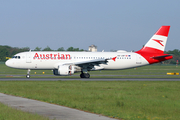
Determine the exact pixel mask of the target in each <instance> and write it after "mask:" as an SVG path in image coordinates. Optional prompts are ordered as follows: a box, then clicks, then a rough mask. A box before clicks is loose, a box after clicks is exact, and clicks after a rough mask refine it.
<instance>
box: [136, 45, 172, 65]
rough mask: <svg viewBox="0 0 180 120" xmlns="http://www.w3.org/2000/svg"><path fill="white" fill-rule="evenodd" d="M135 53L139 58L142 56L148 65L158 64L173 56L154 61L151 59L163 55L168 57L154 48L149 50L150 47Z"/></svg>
mask: <svg viewBox="0 0 180 120" xmlns="http://www.w3.org/2000/svg"><path fill="white" fill-rule="evenodd" d="M135 53H138V54H140V55H141V56H143V57H144V58H145V59H146V60H147V61H148V62H149V64H153V63H158V62H161V61H165V60H169V59H172V58H173V56H167V57H162V58H158V59H154V58H152V57H155V56H164V55H168V54H164V52H163V51H161V50H158V49H154V48H150V47H144V48H142V49H141V50H139V51H137V52H135Z"/></svg>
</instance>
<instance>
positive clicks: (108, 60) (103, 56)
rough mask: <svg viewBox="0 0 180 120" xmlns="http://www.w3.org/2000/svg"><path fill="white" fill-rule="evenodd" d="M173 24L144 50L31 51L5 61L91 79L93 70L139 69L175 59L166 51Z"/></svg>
mask: <svg viewBox="0 0 180 120" xmlns="http://www.w3.org/2000/svg"><path fill="white" fill-rule="evenodd" d="M169 30H170V26H161V27H160V28H159V30H158V31H157V32H156V33H155V34H154V35H153V36H152V37H151V38H150V40H149V41H148V42H147V43H146V44H145V45H144V46H143V48H142V49H140V50H139V51H136V52H126V51H122V50H119V51H117V52H60V51H29V52H21V53H18V54H16V55H14V56H13V57H12V58H11V59H9V60H7V61H6V63H5V64H6V65H7V66H8V67H11V68H17V69H27V70H28V71H27V75H26V78H30V70H34V69H35V70H53V74H54V75H58V76H69V75H73V74H74V73H75V72H78V71H79V72H81V74H80V77H81V78H90V74H89V73H88V71H91V70H121V69H128V68H136V67H140V66H144V65H149V64H153V63H159V62H162V61H165V60H169V59H172V58H173V56H172V55H169V54H164V50H165V46H166V41H167V37H168V34H169Z"/></svg>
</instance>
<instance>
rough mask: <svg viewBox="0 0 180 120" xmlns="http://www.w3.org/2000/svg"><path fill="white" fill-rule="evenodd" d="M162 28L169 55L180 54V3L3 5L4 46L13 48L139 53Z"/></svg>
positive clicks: (39, 0)
mask: <svg viewBox="0 0 180 120" xmlns="http://www.w3.org/2000/svg"><path fill="white" fill-rule="evenodd" d="M162 25H170V26H171V29H170V33H169V38H168V41H167V45H166V49H165V50H166V51H167V50H174V49H180V38H179V36H180V1H179V0H148V1H145V0H0V45H8V46H11V47H20V48H22V47H30V49H32V50H33V49H35V48H36V47H41V48H42V49H43V48H45V47H47V46H49V47H50V48H51V49H54V50H57V49H58V48H60V47H64V48H65V49H67V48H68V47H71V46H72V47H74V48H80V49H85V50H87V49H88V47H89V46H90V45H92V44H94V45H96V46H97V48H98V51H102V50H105V51H110V50H127V51H131V50H135V51H136V50H139V49H141V48H142V46H143V45H144V44H146V42H147V41H148V40H149V39H150V38H151V36H152V35H153V34H154V33H155V32H156V31H157V30H158V29H159V28H160V27H161V26H162Z"/></svg>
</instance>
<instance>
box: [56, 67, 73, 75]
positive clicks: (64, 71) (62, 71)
mask: <svg viewBox="0 0 180 120" xmlns="http://www.w3.org/2000/svg"><path fill="white" fill-rule="evenodd" d="M53 73H54V75H59V76H61V75H62V76H67V75H72V74H74V66H72V65H59V66H58V69H54V70H53Z"/></svg>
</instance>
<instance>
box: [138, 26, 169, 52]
mask: <svg viewBox="0 0 180 120" xmlns="http://www.w3.org/2000/svg"><path fill="white" fill-rule="evenodd" d="M169 29H170V26H161V27H160V28H159V30H158V31H157V32H156V33H155V34H154V35H153V36H152V37H151V39H150V40H149V41H148V42H147V43H146V45H145V46H144V47H143V48H142V49H141V50H139V51H138V52H151V53H164V49H165V46H166V41H167V37H168V33H169Z"/></svg>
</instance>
